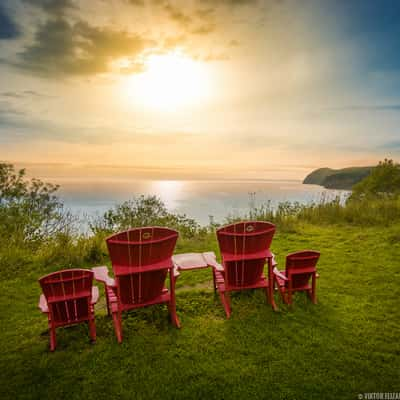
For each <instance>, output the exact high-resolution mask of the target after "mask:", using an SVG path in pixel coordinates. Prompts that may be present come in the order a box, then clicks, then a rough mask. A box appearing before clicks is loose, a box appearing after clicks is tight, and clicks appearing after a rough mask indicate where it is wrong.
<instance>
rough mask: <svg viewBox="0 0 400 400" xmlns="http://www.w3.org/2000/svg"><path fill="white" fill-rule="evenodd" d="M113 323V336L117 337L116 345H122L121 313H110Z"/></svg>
mask: <svg viewBox="0 0 400 400" xmlns="http://www.w3.org/2000/svg"><path fill="white" fill-rule="evenodd" d="M112 318H113V322H114V329H115V336H116V337H117V340H118V343H122V321H121V313H120V312H119V311H116V312H113V313H112Z"/></svg>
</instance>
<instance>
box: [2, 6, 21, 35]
mask: <svg viewBox="0 0 400 400" xmlns="http://www.w3.org/2000/svg"><path fill="white" fill-rule="evenodd" d="M19 36H20V31H19V29H18V26H17V24H16V23H15V22H14V20H13V19H12V18H11V17H10V16H9V14H8V12H7V10H5V9H4V6H3V5H2V4H1V3H0V40H5V39H15V38H18V37H19Z"/></svg>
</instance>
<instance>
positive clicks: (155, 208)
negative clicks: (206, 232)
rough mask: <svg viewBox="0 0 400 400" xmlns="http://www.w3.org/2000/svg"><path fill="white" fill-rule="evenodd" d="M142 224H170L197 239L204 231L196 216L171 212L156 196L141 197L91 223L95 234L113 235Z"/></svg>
mask: <svg viewBox="0 0 400 400" xmlns="http://www.w3.org/2000/svg"><path fill="white" fill-rule="evenodd" d="M141 226H168V227H169V228H172V229H176V230H178V231H179V233H180V236H182V237H184V238H193V237H194V236H195V235H197V234H199V233H201V231H202V229H201V227H200V225H199V224H198V223H197V222H196V221H195V220H194V219H192V218H188V217H187V216H186V215H184V214H183V215H182V214H175V213H171V212H169V211H168V210H167V208H166V206H165V204H164V203H163V202H162V200H161V199H159V198H158V197H156V196H139V197H137V198H134V199H133V200H129V201H125V202H123V203H122V204H119V205H117V206H115V207H114V208H112V209H110V210H108V211H106V212H105V213H104V214H103V215H102V216H101V217H98V218H96V219H94V220H93V221H91V222H90V229H91V231H92V232H93V233H94V234H104V233H106V234H111V233H113V232H118V231H122V230H125V229H129V228H134V227H141Z"/></svg>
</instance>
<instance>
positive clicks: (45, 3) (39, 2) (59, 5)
mask: <svg viewBox="0 0 400 400" xmlns="http://www.w3.org/2000/svg"><path fill="white" fill-rule="evenodd" d="M23 2H24V3H26V4H29V5H32V6H35V7H37V8H40V9H41V10H43V11H44V12H46V13H47V14H51V15H57V16H62V15H64V14H65V12H66V11H67V10H70V9H74V8H78V6H77V5H76V4H75V2H74V1H73V0H23Z"/></svg>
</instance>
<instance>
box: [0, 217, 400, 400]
mask: <svg viewBox="0 0 400 400" xmlns="http://www.w3.org/2000/svg"><path fill="white" fill-rule="evenodd" d="M399 232H400V225H398V224H397V225H392V226H391V227H390V228H386V229H382V228H379V227H363V228H362V229H361V228H358V227H350V226H340V225H326V226H323V227H317V226H315V225H308V224H306V225H297V226H296V228H295V229H293V230H292V231H290V232H282V231H281V230H279V229H278V233H277V235H276V237H275V238H274V241H273V245H272V249H273V251H274V252H275V253H276V254H277V258H278V261H279V263H280V266H282V265H283V261H284V256H285V255H286V254H287V253H289V252H291V251H294V250H299V249H304V248H313V249H317V250H320V251H321V252H322V256H321V259H320V263H319V272H320V279H319V281H318V291H317V295H318V300H319V303H318V304H317V305H312V304H311V303H310V302H309V301H308V300H307V298H306V296H303V295H301V294H297V295H296V296H295V302H294V307H293V309H292V310H289V309H288V308H287V307H286V306H284V305H283V304H282V303H281V301H280V300H278V299H279V297H278V295H276V299H277V300H278V305H279V309H280V311H279V312H276V313H274V312H273V311H272V310H271V308H270V307H269V306H268V305H266V304H265V297H264V295H263V293H262V292H261V291H257V290H256V291H249V292H246V293H238V294H237V295H235V296H233V299H232V308H233V314H232V318H231V319H230V320H226V319H225V316H224V312H223V308H222V306H221V304H220V301H219V298H217V297H215V296H214V294H213V291H212V290H211V285H210V284H211V281H210V279H211V272H210V271H209V270H204V271H199V272H186V273H183V274H182V275H181V277H180V279H179V281H178V286H179V291H178V293H177V307H178V314H179V317H180V319H181V322H182V329H180V330H177V329H175V328H173V327H172V326H171V325H170V324H169V323H168V320H167V311H166V308H165V307H164V306H159V307H158V306H157V307H151V308H147V309H142V310H138V311H134V312H130V313H126V314H124V318H123V327H124V334H125V337H124V342H123V343H122V345H118V343H117V341H116V339H115V336H114V332H113V325H112V321H111V320H110V318H108V317H107V316H106V312H105V304H104V295H102V297H101V301H100V303H99V304H98V305H97V307H96V323H97V334H98V340H97V342H96V344H90V343H89V339H88V329H87V327H86V325H80V326H76V327H71V328H65V329H59V331H58V332H59V336H58V348H57V350H56V352H55V353H50V352H49V351H48V334H47V322H46V318H45V316H43V315H41V314H40V312H39V310H38V309H37V308H36V304H37V300H38V296H39V294H40V290H39V286H38V284H37V278H38V276H39V275H41V274H43V273H45V272H49V271H50V270H53V269H55V268H57V265H52V266H51V267H44V266H43V265H41V264H40V265H39V264H34V263H33V264H31V265H26V266H25V271H26V272H24V273H19V274H18V275H15V276H14V277H13V278H7V279H6V278H4V276H3V277H2V278H1V281H0V291H1V293H2V295H1V299H0V302H1V304H0V310H1V313H0V319H1V326H2V334H1V336H0V338H1V354H2V356H1V363H0V397H1V398H2V399H59V400H60V399H81V398H85V399H96V400H99V399H107V400H109V399H114V398H122V399H201V398H204V399H221V398H225V399H227V398H232V399H236V398H237V399H247V398H254V399H258V398H268V399H294V398H296V399H307V400H308V399H335V400H336V399H356V398H357V395H358V394H359V393H366V392H398V391H400V386H399V382H400V373H399V371H400V342H399V340H398V338H399V335H400V311H399V307H398V298H399V287H400V271H399V262H398V261H399V260H400V235H399ZM378 237H379V240H377V238H378ZM216 247H217V245H216V241H215V238H214V235H213V234H211V233H210V234H208V235H205V236H203V237H202V238H201V239H198V238H193V239H192V240H184V241H181V242H179V245H178V251H180V252H184V251H192V250H194V251H196V250H199V249H202V250H207V249H216ZM193 285H195V286H193Z"/></svg>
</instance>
